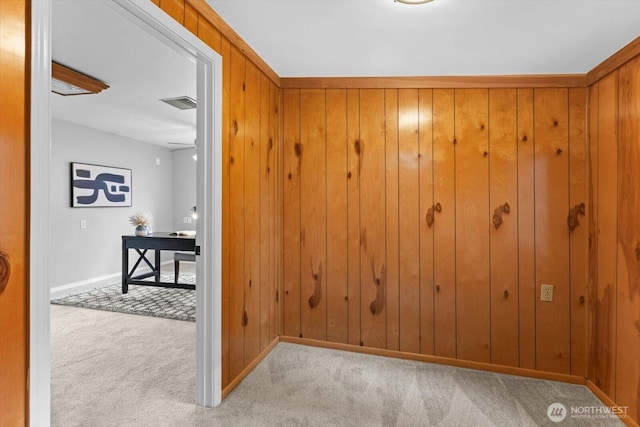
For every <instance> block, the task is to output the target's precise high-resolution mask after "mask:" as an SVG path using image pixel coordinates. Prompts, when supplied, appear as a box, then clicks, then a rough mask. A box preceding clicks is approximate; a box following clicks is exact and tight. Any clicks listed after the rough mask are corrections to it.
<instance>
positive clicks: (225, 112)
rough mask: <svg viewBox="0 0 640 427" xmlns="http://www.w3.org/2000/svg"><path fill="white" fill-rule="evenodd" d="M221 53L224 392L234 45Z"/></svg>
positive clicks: (224, 377) (227, 362) (224, 46)
mask: <svg viewBox="0 0 640 427" xmlns="http://www.w3.org/2000/svg"><path fill="white" fill-rule="evenodd" d="M221 51H222V388H224V387H226V386H227V385H228V384H229V382H230V381H231V379H230V378H229V367H230V354H229V345H230V343H229V340H230V336H231V333H230V329H229V325H230V324H229V322H230V317H229V314H230V309H231V307H230V302H231V294H230V292H231V287H230V274H229V273H230V270H229V268H230V265H229V259H230V253H231V250H232V249H231V243H230V241H229V233H230V224H231V221H230V205H229V200H230V199H229V188H230V183H231V175H230V165H229V159H230V145H231V143H232V140H233V138H234V137H235V135H232V134H231V131H230V129H231V127H230V123H229V119H230V117H231V111H230V110H231V98H230V96H231V44H230V43H229V40H227V39H226V38H225V39H223V40H222V42H221Z"/></svg>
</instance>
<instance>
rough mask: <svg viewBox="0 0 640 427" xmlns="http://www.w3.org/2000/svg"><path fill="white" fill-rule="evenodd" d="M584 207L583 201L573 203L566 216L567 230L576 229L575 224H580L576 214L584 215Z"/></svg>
mask: <svg viewBox="0 0 640 427" xmlns="http://www.w3.org/2000/svg"><path fill="white" fill-rule="evenodd" d="M584 214H585V207H584V203H580V204H579V205H575V206H574V207H572V208H571V210H569V216H568V217H567V225H568V226H569V231H570V232H572V231H573V230H575V229H576V227H577V226H579V225H580V221H578V215H582V216H584Z"/></svg>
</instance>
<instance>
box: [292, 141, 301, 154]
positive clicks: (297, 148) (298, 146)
mask: <svg viewBox="0 0 640 427" xmlns="http://www.w3.org/2000/svg"><path fill="white" fill-rule="evenodd" d="M293 151H295V153H296V157H302V144H300V143H299V142H296V143H295V144H294V145H293Z"/></svg>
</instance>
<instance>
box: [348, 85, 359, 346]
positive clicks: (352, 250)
mask: <svg viewBox="0 0 640 427" xmlns="http://www.w3.org/2000/svg"><path fill="white" fill-rule="evenodd" d="M347 141H348V150H347V161H348V172H347V242H348V256H347V258H348V268H349V279H348V280H349V281H348V284H347V286H348V289H347V290H348V293H349V295H348V302H349V326H348V328H349V344H354V345H361V340H360V153H359V152H358V151H359V150H357V149H356V148H357V147H358V146H359V145H360V91H359V90H358V89H348V90H347Z"/></svg>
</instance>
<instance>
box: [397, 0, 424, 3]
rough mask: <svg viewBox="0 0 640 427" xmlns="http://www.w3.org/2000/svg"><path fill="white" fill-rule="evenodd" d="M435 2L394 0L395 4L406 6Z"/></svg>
mask: <svg viewBox="0 0 640 427" xmlns="http://www.w3.org/2000/svg"><path fill="white" fill-rule="evenodd" d="M432 1H433V0H393V2H394V3H404V4H425V3H430V2H432Z"/></svg>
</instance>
